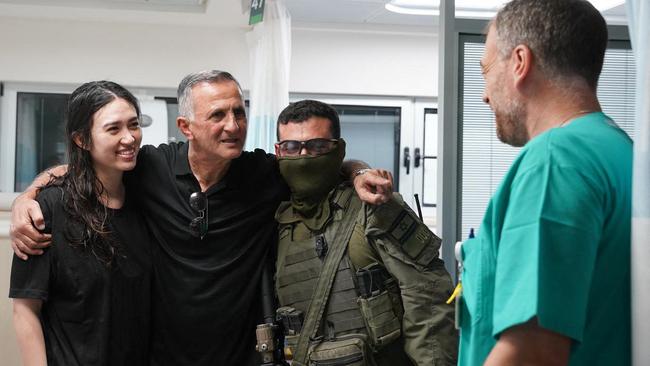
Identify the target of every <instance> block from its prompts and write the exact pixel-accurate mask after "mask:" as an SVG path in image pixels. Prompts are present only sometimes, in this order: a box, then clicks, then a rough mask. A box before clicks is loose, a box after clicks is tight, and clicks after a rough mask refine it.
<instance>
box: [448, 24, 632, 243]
mask: <svg viewBox="0 0 650 366" xmlns="http://www.w3.org/2000/svg"><path fill="white" fill-rule="evenodd" d="M484 43H485V37H484V36H476V35H461V44H460V45H461V46H460V52H461V55H460V68H459V70H460V82H461V85H460V94H461V95H460V100H459V109H460V110H459V120H460V127H459V140H460V141H459V143H460V147H459V151H461V154H462V155H461V159H459V161H460V165H461V166H460V167H459V169H460V173H461V183H460V185H461V187H460V191H461V223H460V226H461V227H460V231H461V238H466V237H467V236H468V234H469V230H470V228H474V229H478V227H479V225H480V223H481V221H482V219H483V215H484V214H485V210H486V209H487V205H488V201H489V199H490V197H491V196H492V194H493V193H494V191H495V190H496V188H497V186H498V185H499V183H500V182H501V179H502V178H503V176H504V175H505V173H506V172H507V170H508V168H509V167H510V165H511V163H512V161H513V160H514V159H515V157H516V156H517V154H518V152H519V149H518V148H514V147H511V146H509V145H506V144H504V143H502V142H501V141H499V139H498V138H497V137H496V127H495V123H494V115H493V113H492V111H491V110H490V108H489V107H488V106H487V105H486V104H484V103H483V101H482V93H483V88H484V81H483V78H482V76H481V70H480V66H479V61H480V59H481V56H482V54H483V49H484ZM634 80H635V74H634V59H633V55H632V50H631V49H630V44H629V42H626V41H612V42H610V45H609V49H608V50H607V52H606V54H605V63H604V66H603V71H602V74H601V77H600V81H599V84H598V98H599V99H600V102H601V105H602V108H603V111H604V112H605V114H607V115H609V116H610V117H612V118H613V119H614V120H615V121H616V123H617V124H618V125H619V126H620V127H621V128H622V129H623V130H625V132H627V133H628V135H630V137H632V138H634V125H633V123H634V122H633V115H634Z"/></svg>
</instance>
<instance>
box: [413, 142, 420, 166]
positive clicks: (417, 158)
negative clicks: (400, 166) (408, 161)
mask: <svg viewBox="0 0 650 366" xmlns="http://www.w3.org/2000/svg"><path fill="white" fill-rule="evenodd" d="M413 153H414V155H415V156H414V158H415V161H413V166H414V167H415V168H419V167H420V160H422V155H421V154H420V148H419V147H416V148H415V150H414V151H413Z"/></svg>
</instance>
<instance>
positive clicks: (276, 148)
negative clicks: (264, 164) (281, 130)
mask: <svg viewBox="0 0 650 366" xmlns="http://www.w3.org/2000/svg"><path fill="white" fill-rule="evenodd" d="M275 156H280V145H279V144H275Z"/></svg>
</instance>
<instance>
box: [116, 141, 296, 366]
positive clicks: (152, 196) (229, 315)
mask: <svg viewBox="0 0 650 366" xmlns="http://www.w3.org/2000/svg"><path fill="white" fill-rule="evenodd" d="M188 146H189V145H188V144H184V143H179V144H169V145H165V144H163V145H160V146H159V147H157V148H155V147H153V146H144V147H143V148H142V150H141V151H140V154H139V155H138V165H137V168H136V169H135V170H134V171H133V172H130V174H128V175H127V188H128V189H129V191H130V193H131V194H133V195H136V196H137V197H138V203H139V205H140V207H141V209H142V211H143V214H144V217H145V220H146V222H147V225H148V227H149V229H150V232H151V234H152V237H153V240H154V242H155V243H154V245H153V249H152V251H153V265H154V273H155V275H154V292H153V298H152V308H153V318H152V319H153V323H152V327H153V333H152V348H151V351H152V355H151V358H152V364H154V365H250V364H252V363H253V362H254V361H253V360H255V359H256V356H255V351H254V349H255V326H256V323H257V322H259V320H260V313H261V301H260V289H259V281H260V278H261V270H262V268H263V266H262V264H263V263H264V261H265V259H266V256H267V254H268V253H269V250H270V249H271V248H272V247H273V246H274V245H275V242H276V236H275V232H276V227H277V224H276V222H275V220H274V218H273V217H274V213H275V210H276V208H277V207H278V204H279V203H280V202H281V201H282V200H286V199H287V198H288V188H287V187H286V184H285V183H284V181H283V180H282V178H281V176H280V173H279V171H278V167H277V161H276V160H275V157H274V156H273V155H268V154H266V153H265V152H264V151H262V150H255V152H243V153H242V155H241V156H240V157H239V158H237V159H234V160H233V161H232V162H231V165H230V167H229V169H228V172H227V173H226V175H225V176H224V178H223V179H221V181H219V182H218V183H217V184H215V185H214V186H212V187H210V188H209V189H208V190H207V191H206V192H205V193H206V195H207V198H208V232H207V234H206V236H205V237H204V238H203V239H199V238H196V237H194V236H192V234H191V231H190V229H189V223H190V221H191V220H192V219H193V218H195V217H197V216H198V213H197V212H196V211H194V210H193V209H192V208H191V207H190V204H189V197H190V195H191V194H192V193H193V192H198V191H200V190H201V188H200V186H199V183H198V181H197V180H196V178H195V177H194V175H193V174H192V171H191V170H190V166H189V162H188Z"/></svg>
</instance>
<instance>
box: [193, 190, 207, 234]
mask: <svg viewBox="0 0 650 366" xmlns="http://www.w3.org/2000/svg"><path fill="white" fill-rule="evenodd" d="M190 207H192V209H193V210H194V211H196V212H197V214H198V216H196V217H195V218H193V219H192V221H190V233H192V236H194V237H196V238H200V239H203V237H205V234H207V233H208V196H206V194H205V193H203V192H194V193H192V194H191V195H190Z"/></svg>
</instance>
